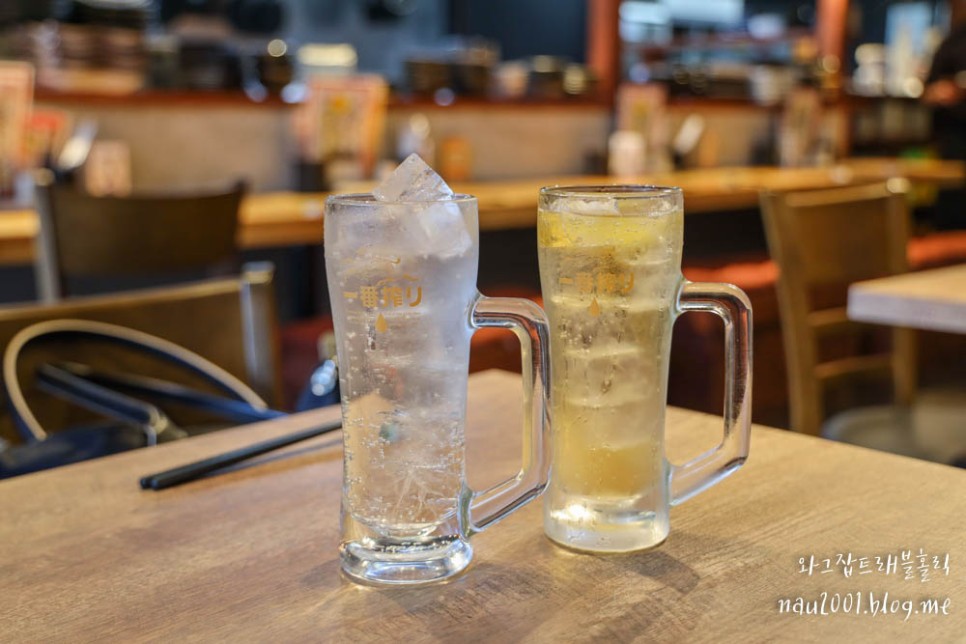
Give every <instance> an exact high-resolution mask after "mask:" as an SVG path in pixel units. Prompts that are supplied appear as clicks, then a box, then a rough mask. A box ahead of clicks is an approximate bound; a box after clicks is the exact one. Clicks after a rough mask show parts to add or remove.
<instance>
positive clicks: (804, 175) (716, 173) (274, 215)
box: [0, 158, 966, 265]
mask: <svg viewBox="0 0 966 644" xmlns="http://www.w3.org/2000/svg"><path fill="white" fill-rule="evenodd" d="M889 179H900V180H901V179H905V180H908V181H910V182H912V183H913V184H921V185H929V186H935V187H946V186H960V185H962V184H963V182H964V181H966V166H964V164H962V163H960V162H956V161H938V160H929V159H922V160H920V159H898V158H856V159H847V160H844V161H842V162H840V163H838V164H836V165H834V166H830V167H825V168H794V169H793V168H772V167H754V168H750V167H730V168H718V169H704V170H686V171H679V172H671V173H666V174H654V175H647V176H642V177H637V178H634V179H633V180H630V181H621V182H624V183H630V182H634V183H650V184H660V185H675V186H679V187H681V188H682V189H683V190H684V193H685V211H686V213H688V214H696V213H712V212H728V211H736V210H750V209H757V206H758V194H759V192H760V191H761V190H805V189H814V188H823V187H832V186H841V185H848V184H857V183H864V182H872V181H883V180H889ZM618 182H619V181H617V180H615V178H613V177H605V176H579V175H571V176H556V177H554V176H549V177H544V178H540V179H526V180H516V181H486V182H473V183H458V184H454V186H453V188H454V189H455V190H457V191H459V192H463V193H467V194H472V195H475V196H476V197H477V198H478V199H479V204H480V229H481V230H484V231H500V230H515V229H527V228H533V227H534V226H535V224H536V206H537V193H538V190H539V189H540V187H541V186H546V185H554V184H595V183H596V184H601V183H618ZM370 186H371V184H368V185H366V184H360V185H358V186H347V187H346V188H347V189H346V190H343V191H344V192H354V191H361V190H365V189H367V188H368V187H370ZM325 197H326V194H323V193H295V192H263V193H259V194H253V195H251V196H249V197H248V198H246V200H245V202H244V203H243V205H242V213H241V218H242V225H241V229H240V240H239V241H240V243H241V245H242V247H243V248H246V249H258V248H273V247H287V246H308V245H314V244H319V243H321V242H322V240H323V222H322V219H323V217H322V212H323V208H324V201H325ZM37 227H38V221H37V215H36V213H35V212H34V211H33V210H29V209H28V210H8V211H0V265H18V264H27V263H30V262H31V261H32V260H33V255H34V238H35V236H36V234H37Z"/></svg>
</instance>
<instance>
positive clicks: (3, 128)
mask: <svg viewBox="0 0 966 644" xmlns="http://www.w3.org/2000/svg"><path fill="white" fill-rule="evenodd" d="M33 94H34V69H33V66H31V65H30V64H29V63H23V62H13V61H0V198H9V197H11V196H12V191H13V186H14V178H15V176H16V172H17V170H19V169H20V168H21V167H22V166H23V165H24V161H25V159H24V156H25V142H26V132H27V124H28V122H29V119H30V110H31V106H32V103H33Z"/></svg>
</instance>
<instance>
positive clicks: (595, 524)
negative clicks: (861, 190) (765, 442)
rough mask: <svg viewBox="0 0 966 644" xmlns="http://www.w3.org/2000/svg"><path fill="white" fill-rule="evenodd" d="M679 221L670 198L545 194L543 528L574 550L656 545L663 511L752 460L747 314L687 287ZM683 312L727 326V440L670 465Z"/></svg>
mask: <svg viewBox="0 0 966 644" xmlns="http://www.w3.org/2000/svg"><path fill="white" fill-rule="evenodd" d="M683 212H684V211H683V201H682V196H681V190H680V189H678V188H658V187H649V186H600V187H569V188H558V187H554V188H544V189H543V190H541V192H540V205H539V212H538V224H537V237H538V251H539V256H540V279H541V285H542V289H543V297H544V307H545V308H546V310H547V315H548V317H549V318H550V329H551V331H550V356H551V381H552V387H551V389H552V395H551V399H552V406H551V420H552V424H553V428H552V437H553V476H552V478H551V481H550V486H549V488H548V491H547V494H546V496H545V497H544V529H545V531H546V533H547V535H548V536H549V537H550V539H552V540H553V541H555V542H557V543H560V544H562V545H564V546H567V547H569V548H573V549H576V550H587V551H593V552H626V551H631V550H639V549H643V548H649V547H652V546H656V545H658V544H660V543H661V542H662V541H664V539H665V538H666V537H667V535H668V532H669V529H670V525H669V519H668V514H669V511H668V510H669V506H670V505H675V504H677V503H681V502H682V501H685V500H687V499H688V498H690V497H691V496H692V495H694V494H696V493H698V492H700V491H701V490H703V489H705V488H707V487H709V486H711V485H713V484H715V483H717V482H718V481H720V480H721V479H722V478H724V477H725V476H726V475H727V474H729V473H730V472H733V471H734V470H736V469H737V468H738V467H740V466H741V464H742V463H743V462H744V460H745V458H746V457H747V455H748V441H749V435H750V419H749V415H750V402H751V307H750V305H749V303H748V298H747V296H746V295H745V294H744V293H743V292H742V291H741V290H740V289H738V288H736V287H735V286H731V285H728V284H698V283H690V282H688V281H687V280H685V279H684V278H683V277H682V275H681V246H682V238H683V219H684V214H683ZM687 311H710V312H713V313H716V314H718V315H719V316H721V317H722V318H723V319H724V323H725V361H726V369H727V380H726V386H725V408H724V439H723V440H722V442H721V444H720V445H719V446H718V447H717V448H716V449H715V450H713V451H711V452H709V453H707V454H704V455H702V456H699V457H697V458H695V459H694V460H692V461H690V462H688V463H685V464H684V465H681V466H676V465H671V464H669V463H668V462H667V460H666V458H665V455H664V414H665V408H666V405H667V379H668V356H669V353H670V341H671V327H672V325H673V324H674V320H675V318H677V316H678V315H680V314H681V313H683V312H687Z"/></svg>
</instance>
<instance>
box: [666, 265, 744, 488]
mask: <svg viewBox="0 0 966 644" xmlns="http://www.w3.org/2000/svg"><path fill="white" fill-rule="evenodd" d="M689 311H706V312H710V313H714V314H715V315H717V316H718V317H720V318H721V319H722V320H723V321H724V341H725V392H724V437H723V438H722V439H721V444H720V445H718V446H717V447H716V448H714V449H712V450H711V451H709V452H706V453H704V454H702V455H700V456H698V457H697V458H694V459H692V460H690V461H688V462H687V463H685V464H683V465H675V466H673V467H672V468H671V505H677V504H679V503H683V502H684V501H687V500H688V499H690V498H691V497H692V496H694V495H695V494H697V493H699V492H701V491H703V490H705V489H707V488H709V487H711V486H712V485H714V484H715V483H717V482H719V481H720V480H721V479H723V478H724V477H726V476H728V475H729V474H731V473H732V472H734V471H735V470H737V469H738V468H739V467H741V465H742V464H743V463H744V462H745V459H747V458H748V447H749V442H750V439H751V333H752V331H751V303H750V302H749V301H748V296H747V295H745V293H744V291H742V290H741V289H740V288H738V287H737V286H733V285H731V284H710V283H701V282H695V283H692V282H688V281H686V280H685V281H684V283H683V285H682V287H681V290H680V292H679V293H678V313H686V312H689Z"/></svg>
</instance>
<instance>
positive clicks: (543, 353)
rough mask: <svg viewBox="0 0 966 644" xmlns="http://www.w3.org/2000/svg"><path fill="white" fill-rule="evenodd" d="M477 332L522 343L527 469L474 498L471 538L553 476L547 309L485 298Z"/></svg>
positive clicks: (476, 317)
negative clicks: (492, 331) (494, 330)
mask: <svg viewBox="0 0 966 644" xmlns="http://www.w3.org/2000/svg"><path fill="white" fill-rule="evenodd" d="M471 319H472V325H473V327H474V328H481V327H500V328H504V329H511V330H512V331H513V332H514V333H515V334H516V335H517V338H519V340H520V351H521V353H522V361H523V406H524V409H523V466H522V468H521V469H520V472H519V473H518V474H517V475H516V476H514V477H511V478H508V479H507V480H505V481H503V482H501V483H498V484H497V485H494V486H493V487H491V488H489V489H488V490H484V491H482V492H472V493H471V497H470V499H469V504H468V505H467V506H465V509H464V512H467V513H468V516H467V517H466V519H468V520H467V521H465V525H466V526H467V532H468V534H475V533H477V532H481V531H482V530H485V529H486V528H488V527H489V526H491V525H492V524H494V523H496V522H497V521H499V520H500V519H503V518H504V517H506V516H507V515H508V514H510V513H511V512H513V511H514V510H516V509H517V508H519V507H521V506H523V505H525V504H526V503H528V502H529V501H531V500H533V499H535V498H536V497H538V496H540V493H541V492H543V490H544V488H545V487H547V479H548V477H549V474H550V454H549V450H548V446H549V444H550V443H549V432H550V424H549V421H548V414H549V403H550V379H549V366H548V364H547V359H548V355H547V349H548V347H549V346H550V345H549V340H548V338H549V334H550V327H549V325H548V323H547V316H546V314H544V312H543V309H541V308H540V307H539V306H537V305H536V304H535V303H534V302H531V301H530V300H524V299H519V298H509V297H484V296H482V295H481V296H480V297H479V298H477V300H476V305H475V306H474V308H473V314H472V318H471Z"/></svg>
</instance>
